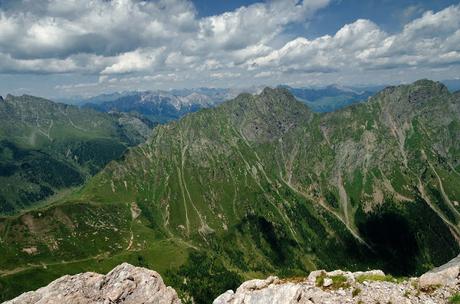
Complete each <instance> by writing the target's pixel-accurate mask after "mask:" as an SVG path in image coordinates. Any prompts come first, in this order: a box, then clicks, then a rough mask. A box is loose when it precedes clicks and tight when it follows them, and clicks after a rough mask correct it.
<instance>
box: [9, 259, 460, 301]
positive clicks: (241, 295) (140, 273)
mask: <svg viewBox="0 0 460 304" xmlns="http://www.w3.org/2000/svg"><path fill="white" fill-rule="evenodd" d="M459 272H460V255H459V256H458V257H456V258H454V259H453V260H451V261H450V262H448V263H447V264H445V265H443V266H440V267H438V268H435V269H433V270H432V271H430V272H428V273H426V274H424V275H422V276H421V277H420V278H410V279H405V280H400V279H395V278H393V277H392V276H388V275H385V273H383V272H382V271H381V270H371V271H365V272H347V271H342V270H335V271H331V272H326V271H325V270H317V271H313V272H311V273H310V274H309V276H308V277H307V278H296V279H279V278H278V277H275V276H271V277H268V278H267V279H265V280H250V281H246V282H244V283H243V284H241V286H240V287H239V288H238V289H237V290H236V292H234V291H232V290H228V291H226V292H225V293H223V294H222V295H220V296H219V297H217V298H216V299H215V300H214V301H213V302H212V303H213V304H266V303H276V304H294V303H298V304H338V303H340V304H342V303H350V304H352V303H353V304H365V303H402V304H437V303H450V299H451V297H452V296H453V295H456V296H458V294H460V279H459V275H460V273H459ZM210 302H211V301H210ZM45 303H46V304H62V303H65V304H115V303H117V304H138V303H142V304H180V303H181V301H180V300H179V298H178V296H177V293H176V291H175V290H174V289H172V288H171V287H166V286H165V284H164V283H163V280H162V279H161V277H160V275H159V274H158V273H157V272H155V271H152V270H148V269H145V268H140V267H134V266H132V265H129V264H127V263H124V264H121V265H120V266H118V267H116V268H115V269H113V270H112V271H111V272H109V273H108V274H107V275H101V274H97V273H93V272H86V273H82V274H77V275H74V276H68V275H67V276H64V277H61V278H60V279H57V280H56V281H54V282H52V283H50V284H49V285H48V286H46V287H43V288H40V289H38V290H36V291H31V292H27V293H24V294H22V295H21V296H19V297H17V298H15V299H13V300H11V301H8V302H5V303H4V304H45Z"/></svg>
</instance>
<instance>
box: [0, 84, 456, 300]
mask: <svg viewBox="0 0 460 304" xmlns="http://www.w3.org/2000/svg"><path fill="white" fill-rule="evenodd" d="M72 109H73V108H72ZM84 111H89V110H84ZM91 113H95V112H91ZM100 115H102V114H100ZM72 121H73V120H72ZM91 121H94V120H91ZM50 125H51V122H48V124H45V123H44V122H40V123H38V124H35V125H34V127H36V128H40V129H39V130H42V131H43V132H44V133H46V134H52V133H49V132H48V133H47V131H46V130H48V129H50V127H49V126H50ZM45 126H48V129H47V128H44V127H45ZM88 129H89V128H88ZM51 130H53V128H51ZM37 132H38V131H37ZM75 132H76V131H75ZM50 136H51V135H50ZM45 137H46V135H45ZM459 172H460V93H458V92H457V93H451V92H449V90H448V89H447V88H446V87H445V86H444V85H443V84H441V83H438V82H433V81H429V80H420V81H417V82H415V83H413V84H410V85H401V86H394V87H387V88H385V89H384V90H382V91H380V92H379V93H377V94H376V95H374V96H373V97H370V98H369V99H368V101H367V102H365V103H358V104H354V105H351V106H348V107H345V108H343V109H340V110H336V111H333V112H329V113H317V112H314V111H312V110H311V109H310V108H309V107H308V106H306V105H305V103H303V102H300V101H298V100H297V99H296V98H295V97H294V96H293V95H292V93H291V92H290V91H289V90H288V89H286V88H277V89H270V88H265V89H264V90H263V91H262V92H261V93H260V94H257V95H251V94H247V93H245V94H240V95H238V97H236V98H235V99H233V100H229V101H226V102H223V103H221V104H219V105H217V106H215V107H213V108H207V109H202V110H200V111H197V112H195V113H191V114H188V115H186V116H184V117H183V118H181V119H179V120H177V121H171V122H169V123H166V124H162V125H158V126H156V127H155V128H154V129H153V131H152V133H151V134H150V136H149V137H148V139H147V141H146V142H145V143H141V144H140V145H138V146H135V147H132V148H129V149H128V150H127V152H126V153H124V154H123V156H122V157H121V158H115V160H113V161H111V162H110V163H108V165H107V166H105V167H104V169H102V171H100V172H99V173H97V174H96V175H95V176H94V177H92V178H90V179H89V180H88V181H87V182H86V183H85V185H84V186H83V187H82V188H79V189H77V190H76V191H74V192H72V193H70V194H68V195H65V196H63V197H61V198H59V199H57V200H56V201H55V202H54V203H53V204H52V205H48V206H45V207H42V208H38V209H34V210H30V211H28V212H24V213H22V214H20V215H16V216H9V217H3V218H1V219H0V256H2V257H3V259H2V260H1V261H0V290H2V294H1V297H0V299H2V300H3V299H7V298H10V297H12V296H15V295H17V294H19V293H20V292H22V291H24V290H28V289H34V288H37V287H39V286H42V285H44V284H45V283H47V282H49V281H51V280H52V279H54V278H56V277H58V276H60V275H62V274H68V273H77V272H82V271H83V270H93V271H100V272H105V271H108V270H109V269H111V268H112V267H113V266H114V265H117V264H119V262H121V261H127V262H130V263H132V264H135V265H140V266H148V267H150V268H154V269H156V270H157V271H159V272H160V273H161V275H162V276H163V277H164V279H165V281H166V282H167V284H168V285H171V286H173V287H174V288H175V289H176V290H177V291H178V292H179V295H180V296H181V298H182V299H185V300H189V301H190V300H191V299H193V300H194V302H195V303H206V301H207V300H209V299H212V298H215V296H217V295H219V294H221V293H223V292H224V291H225V290H228V289H235V287H237V286H238V285H239V284H240V282H241V281H242V280H244V279H248V278H254V277H263V276H266V275H267V274H271V273H276V274H277V275H279V276H284V277H293V276H300V275H304V274H306V273H307V272H309V271H311V270H314V269H320V268H327V269H334V268H346V269H348V270H357V269H360V270H361V269H365V268H380V269H383V270H384V271H386V272H388V273H391V274H393V275H396V276H406V275H416V274H420V273H423V272H424V271H426V270H428V269H430V268H432V267H433V266H434V265H439V264H442V263H444V262H446V261H448V260H449V259H451V258H452V257H454V256H456V255H457V254H458V251H459V249H460V248H459V241H458V240H459V239H460V209H459V208H460V207H459V201H460V192H459V189H460V187H459V186H460V173H459ZM192 277H193V278H194V280H193V281H191V280H190V278H192Z"/></svg>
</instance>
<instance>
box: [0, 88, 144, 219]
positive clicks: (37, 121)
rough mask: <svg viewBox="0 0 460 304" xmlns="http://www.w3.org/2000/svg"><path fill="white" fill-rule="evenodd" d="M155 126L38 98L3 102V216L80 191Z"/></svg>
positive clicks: (0, 166) (0, 135)
mask: <svg viewBox="0 0 460 304" xmlns="http://www.w3.org/2000/svg"><path fill="white" fill-rule="evenodd" d="M150 127H151V125H149V124H148V122H146V121H142V119H140V118H138V117H135V116H132V115H128V114H113V115H109V114H102V113H97V112H95V111H91V110H81V109H79V108H77V107H73V106H68V105H64V104H57V103H54V102H52V101H49V100H45V99H41V98H36V97H33V96H26V95H25V96H21V97H14V96H11V95H8V96H7V97H6V98H5V100H1V101H0V185H2V187H0V213H11V212H15V211H17V210H18V209H21V208H25V207H28V206H30V205H32V204H33V203H35V202H37V201H40V200H43V199H46V198H47V197H49V196H50V195H52V194H54V193H55V192H56V191H58V190H60V189H63V188H68V187H73V186H78V185H81V184H82V183H83V182H84V180H85V179H86V178H87V177H88V176H90V175H93V174H95V173H96V172H97V171H98V170H100V169H101V168H102V167H103V166H104V165H105V164H106V163H108V162H109V161H110V160H112V159H116V158H118V157H119V156H120V155H121V154H122V153H123V152H124V150H125V149H126V148H127V147H128V146H131V145H135V144H138V143H141V142H143V141H144V140H145V139H146V138H147V136H148V134H149V133H150Z"/></svg>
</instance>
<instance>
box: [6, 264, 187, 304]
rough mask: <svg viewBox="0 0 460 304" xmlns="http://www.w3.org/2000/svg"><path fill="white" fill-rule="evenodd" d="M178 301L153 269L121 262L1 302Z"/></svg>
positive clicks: (145, 303)
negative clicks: (104, 271)
mask: <svg viewBox="0 0 460 304" xmlns="http://www.w3.org/2000/svg"><path fill="white" fill-rule="evenodd" d="M62 303H65V304H111V303H119V304H137V303H143V304H179V303H180V300H179V298H178V297H177V293H176V291H175V290H174V289H172V288H171V287H166V286H165V284H164V283H163V280H162V278H161V276H160V275H159V274H158V273H157V272H155V271H152V270H148V269H145V268H140V267H134V266H132V265H130V264H127V263H123V264H121V265H119V266H117V267H116V268H114V269H113V270H112V271H111V272H109V273H108V274H107V275H101V274H97V273H92V272H86V273H81V274H77V275H74V276H69V275H66V276H63V277H61V278H59V279H57V280H55V281H53V282H51V283H50V284H49V285H48V286H46V287H43V288H40V289H38V290H36V291H31V292H27V293H24V294H22V295H20V296H19V297H17V298H15V299H13V300H11V301H7V302H5V303H4V304H62Z"/></svg>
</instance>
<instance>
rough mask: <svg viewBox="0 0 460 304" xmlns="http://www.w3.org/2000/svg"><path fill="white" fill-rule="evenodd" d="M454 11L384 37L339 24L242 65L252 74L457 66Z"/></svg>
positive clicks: (366, 26) (363, 24)
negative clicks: (273, 70) (332, 32)
mask: <svg viewBox="0 0 460 304" xmlns="http://www.w3.org/2000/svg"><path fill="white" fill-rule="evenodd" d="M459 52H460V6H451V7H448V8H446V9H444V10H442V11H440V12H438V13H434V12H431V11H429V12H426V13H425V14H424V15H423V16H422V17H420V18H418V19H415V20H414V21H412V22H410V23H408V24H406V25H405V26H404V28H403V30H402V32H400V33H397V34H394V35H390V34H388V33H386V32H384V31H383V30H382V29H380V28H379V26H378V25H377V24H375V23H373V22H372V21H370V20H364V19H360V20H357V21H355V22H353V23H351V24H346V25H344V26H343V27H342V28H341V29H340V30H339V31H338V32H337V33H336V34H335V35H333V36H329V35H326V36H322V37H319V38H316V39H313V40H308V39H306V38H303V37H299V38H296V39H294V40H292V41H289V42H287V43H286V44H285V45H284V46H283V47H281V48H280V49H277V50H273V51H272V52H271V53H269V54H267V55H265V56H261V57H258V58H255V59H252V60H250V61H248V62H247V65H248V68H249V69H253V70H257V69H263V68H277V69H281V70H285V71H288V70H302V69H305V70H309V71H311V72H314V71H318V72H328V71H329V72H332V71H337V70H341V69H350V68H357V69H364V70H365V69H388V68H398V67H399V68H401V67H405V66H416V67H423V66H427V65H429V66H435V65H439V64H456V63H460V61H459V59H460V57H459V55H460V53H459Z"/></svg>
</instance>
